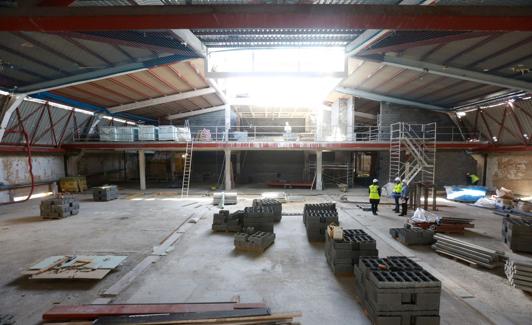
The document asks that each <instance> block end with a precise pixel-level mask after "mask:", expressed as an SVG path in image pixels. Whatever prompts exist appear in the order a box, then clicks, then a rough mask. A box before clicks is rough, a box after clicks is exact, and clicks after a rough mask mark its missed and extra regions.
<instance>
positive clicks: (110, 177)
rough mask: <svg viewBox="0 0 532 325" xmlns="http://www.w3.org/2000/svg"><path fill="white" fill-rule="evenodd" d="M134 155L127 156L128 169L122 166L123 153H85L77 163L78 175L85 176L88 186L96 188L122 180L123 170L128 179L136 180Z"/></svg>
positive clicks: (135, 157) (136, 172)
mask: <svg viewBox="0 0 532 325" xmlns="http://www.w3.org/2000/svg"><path fill="white" fill-rule="evenodd" d="M137 164H138V163H137V156H136V154H133V155H130V156H128V168H126V167H125V166H124V153H123V152H110V153H109V152H98V153H85V154H83V156H82V157H81V159H80V160H79V162H78V174H79V175H85V176H87V183H88V185H89V186H97V185H102V184H105V183H112V182H117V181H123V180H124V170H126V171H127V173H128V178H138V169H137Z"/></svg>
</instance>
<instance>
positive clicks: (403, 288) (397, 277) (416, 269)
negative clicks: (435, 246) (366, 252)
mask: <svg viewBox="0 0 532 325" xmlns="http://www.w3.org/2000/svg"><path fill="white" fill-rule="evenodd" d="M354 274H355V280H356V291H357V295H358V296H359V298H360V300H361V303H362V304H363V306H364V308H365V309H366V310H367V314H368V317H369V318H370V320H371V321H372V322H373V324H386V325H433V324H434V325H437V324H439V323H440V316H439V310H440V295H441V282H440V281H439V280H438V279H436V278H435V277H434V276H433V275H432V274H430V273H429V272H427V271H426V270H424V269H423V268H422V267H421V266H420V265H418V264H417V263H416V262H414V261H412V260H410V259H409V258H407V257H404V256H391V257H387V258H378V257H362V258H360V261H359V263H358V265H356V266H355V267H354Z"/></svg>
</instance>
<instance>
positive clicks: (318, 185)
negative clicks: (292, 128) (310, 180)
mask: <svg viewBox="0 0 532 325" xmlns="http://www.w3.org/2000/svg"><path fill="white" fill-rule="evenodd" d="M322 165H323V162H322V151H321V150H318V151H316V190H317V191H323V182H322Z"/></svg>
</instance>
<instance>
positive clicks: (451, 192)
mask: <svg viewBox="0 0 532 325" xmlns="http://www.w3.org/2000/svg"><path fill="white" fill-rule="evenodd" d="M445 191H446V192H447V199H449V200H453V201H460V202H471V203H475V202H477V200H478V199H480V198H482V197H485V196H486V192H487V191H488V188H487V187H484V186H460V185H452V186H445Z"/></svg>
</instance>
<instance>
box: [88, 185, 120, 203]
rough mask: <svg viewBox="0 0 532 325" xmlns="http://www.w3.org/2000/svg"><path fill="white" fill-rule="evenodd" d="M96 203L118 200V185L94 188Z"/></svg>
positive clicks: (93, 195) (93, 194)
mask: <svg viewBox="0 0 532 325" xmlns="http://www.w3.org/2000/svg"><path fill="white" fill-rule="evenodd" d="M92 197H93V199H94V201H111V200H116V199H118V188H117V187H116V185H105V186H98V187H93V188H92Z"/></svg>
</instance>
